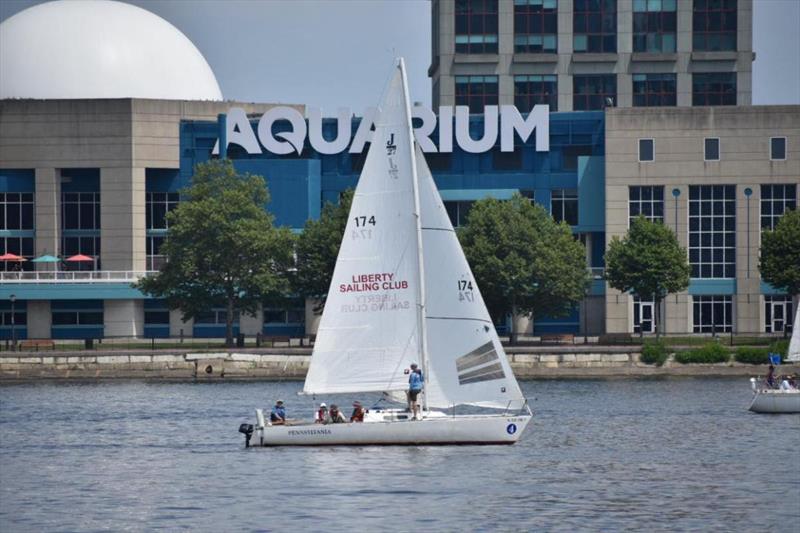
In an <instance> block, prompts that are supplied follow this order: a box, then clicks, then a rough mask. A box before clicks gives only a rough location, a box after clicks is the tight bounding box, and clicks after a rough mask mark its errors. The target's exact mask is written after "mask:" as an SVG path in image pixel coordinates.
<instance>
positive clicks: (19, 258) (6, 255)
mask: <svg viewBox="0 0 800 533" xmlns="http://www.w3.org/2000/svg"><path fill="white" fill-rule="evenodd" d="M0 261H27V259H25V258H24V257H22V256H21V255H17V254H12V253H4V254H3V255H0Z"/></svg>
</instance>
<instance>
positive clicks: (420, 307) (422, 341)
mask: <svg viewBox="0 0 800 533" xmlns="http://www.w3.org/2000/svg"><path fill="white" fill-rule="evenodd" d="M398 67H399V68H400V76H401V78H402V80H403V105H404V107H405V111H406V125H407V127H408V136H409V143H408V156H409V159H410V161H411V187H412V189H413V191H414V218H415V220H416V225H417V228H416V229H417V272H419V283H418V284H417V285H418V289H417V298H418V303H417V331H419V353H420V365H421V366H422V375H423V377H424V379H425V389H424V391H423V395H422V410H423V411H427V410H428V394H427V389H428V383H429V380H430V376H429V375H428V334H427V326H426V323H425V322H426V321H425V264H424V261H423V257H422V217H421V216H420V212H421V210H420V206H419V178H418V176H417V160H416V150H415V149H414V142H415V141H414V128H413V127H412V125H411V105H410V103H409V99H408V78H406V64H405V61H404V60H403V58H402V57H401V58H400V59H399V60H398Z"/></svg>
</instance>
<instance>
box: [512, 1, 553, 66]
mask: <svg viewBox="0 0 800 533" xmlns="http://www.w3.org/2000/svg"><path fill="white" fill-rule="evenodd" d="M557 42H558V0H514V52H516V53H534V54H536V53H550V54H554V53H556V52H557V51H558V44H557Z"/></svg>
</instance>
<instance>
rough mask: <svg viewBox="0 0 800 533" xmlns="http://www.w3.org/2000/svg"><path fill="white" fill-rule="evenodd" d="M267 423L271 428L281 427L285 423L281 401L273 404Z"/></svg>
mask: <svg viewBox="0 0 800 533" xmlns="http://www.w3.org/2000/svg"><path fill="white" fill-rule="evenodd" d="M269 421H270V422H271V423H272V425H273V426H281V425H283V424H285V423H286V409H284V408H283V400H278V401H277V402H275V407H273V408H272V412H271V413H270V414H269Z"/></svg>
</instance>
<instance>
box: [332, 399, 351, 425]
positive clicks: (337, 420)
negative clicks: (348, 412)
mask: <svg viewBox="0 0 800 533" xmlns="http://www.w3.org/2000/svg"><path fill="white" fill-rule="evenodd" d="M329 414H330V422H329V423H330V424H344V423H345V422H347V420H345V418H344V415H343V414H342V412H341V411H339V406H337V405H336V404H335V403H333V404H331V410H330V413H329Z"/></svg>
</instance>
